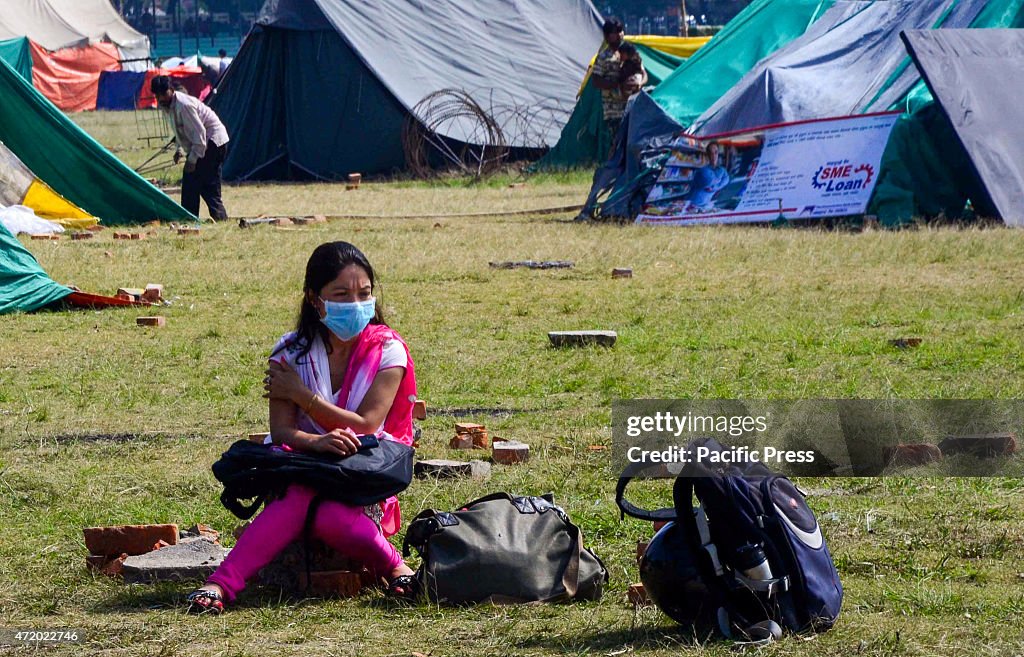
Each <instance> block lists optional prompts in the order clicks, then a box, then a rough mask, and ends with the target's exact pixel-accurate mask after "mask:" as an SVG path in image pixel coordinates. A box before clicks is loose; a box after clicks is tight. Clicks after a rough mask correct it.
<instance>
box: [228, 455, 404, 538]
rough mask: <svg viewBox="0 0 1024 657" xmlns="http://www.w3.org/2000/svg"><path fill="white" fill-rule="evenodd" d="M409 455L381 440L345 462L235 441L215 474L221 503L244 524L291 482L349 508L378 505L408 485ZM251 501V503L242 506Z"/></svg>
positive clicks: (324, 456) (348, 457)
mask: <svg viewBox="0 0 1024 657" xmlns="http://www.w3.org/2000/svg"><path fill="white" fill-rule="evenodd" d="M413 453H414V450H413V448H412V447H409V446H408V445H405V444H403V443H399V442H396V441H394V440H381V441H380V444H379V445H377V446H375V447H370V448H367V449H360V450H359V451H358V452H356V453H355V454H353V455H351V456H347V457H344V458H338V457H332V456H326V455H321V454H307V453H304V452H299V451H285V450H282V449H279V448H274V447H272V446H270V445H260V444H257V443H253V442H250V441H248V440H239V441H237V442H235V443H233V444H232V445H231V447H230V448H228V451H226V452H224V454H223V455H221V457H220V460H219V461H217V462H216V463H214V464H213V475H214V476H215V477H216V478H217V480H218V481H220V482H221V483H222V484H224V492H223V493H221V496H220V501H221V503H222V504H223V505H224V506H225V507H226V508H227V509H228V510H229V511H231V513H233V514H235V515H236V516H238V517H239V518H242V519H243V520H245V519H248V518H250V517H252V515H253V514H254V513H256V510H257V509H259V507H260V504H262V503H263V501H264V500H265V499H266V497H267V496H268V495H270V494H273V493H278V492H283V491H284V490H285V489H286V488H287V487H288V486H289V485H290V484H303V485H305V486H309V487H310V488H313V489H314V490H316V491H317V493H318V494H319V495H320V496H321V497H323V498H326V499H329V500H337V501H338V502H343V503H345V504H350V505H352V506H366V505H368V504H375V503H377V502H381V501H383V500H386V499H387V498H389V497H391V496H392V495H397V494H398V493H400V492H402V491H403V490H405V489H406V488H408V487H409V484H410V483H411V482H412V460H413ZM252 498H256V499H255V501H254V502H252V503H251V504H250V505H248V506H245V505H244V504H242V500H249V499H252Z"/></svg>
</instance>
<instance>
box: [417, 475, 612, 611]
mask: <svg viewBox="0 0 1024 657" xmlns="http://www.w3.org/2000/svg"><path fill="white" fill-rule="evenodd" d="M410 547H414V548H416V551H417V552H419V554H420V556H421V557H422V558H423V565H422V566H420V569H419V570H418V571H417V572H416V578H417V579H418V580H419V583H420V587H421V589H422V590H423V591H424V592H425V593H426V595H427V597H428V598H429V599H431V600H433V601H435V602H440V603H445V604H463V603H472V602H493V603H499V604H501V603H523V602H567V601H569V600H597V599H599V598H600V597H601V591H602V587H603V586H604V584H605V583H606V582H607V581H608V571H607V570H606V569H605V567H604V564H603V563H601V560H600V559H599V558H598V557H597V555H595V554H594V553H593V552H591V551H590V550H588V549H587V548H585V547H583V534H582V533H581V532H580V529H579V527H577V526H576V525H574V524H573V523H572V521H570V520H569V517H568V516H567V515H566V513H565V511H563V510H562V509H560V508H559V507H557V506H555V504H554V501H553V498H552V497H551V495H545V496H543V497H513V496H512V495H509V494H508V493H494V494H492V495H488V496H486V497H482V498H480V499H478V500H476V501H474V502H470V503H469V504H467V505H465V506H464V507H462V508H461V509H460V510H458V511H455V512H454V513H447V512H444V511H435V510H432V509H428V510H426V511H423V512H422V513H420V514H419V515H418V516H416V518H415V519H414V520H413V521H412V522H411V523H410V524H409V529H408V530H407V531H406V534H405V542H404V544H403V546H402V552H403V554H404V555H405V556H406V557H408V556H409V548H410Z"/></svg>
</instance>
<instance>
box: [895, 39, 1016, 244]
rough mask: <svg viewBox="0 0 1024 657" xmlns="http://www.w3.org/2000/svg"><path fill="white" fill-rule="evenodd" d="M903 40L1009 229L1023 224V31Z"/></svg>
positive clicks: (996, 209)
mask: <svg viewBox="0 0 1024 657" xmlns="http://www.w3.org/2000/svg"><path fill="white" fill-rule="evenodd" d="M901 36H902V37H903V40H904V42H905V43H906V46H907V50H908V52H910V54H911V55H912V56H913V58H914V64H915V65H916V66H917V68H918V69H919V70H920V71H921V75H922V76H923V77H924V80H925V82H926V83H927V84H928V88H929V89H930V90H931V92H932V95H933V96H934V97H935V100H936V102H937V103H938V104H939V106H940V107H941V108H942V111H943V113H944V114H945V115H946V117H947V118H948V119H949V121H950V123H951V124H952V126H953V130H954V131H955V132H956V135H957V137H958V138H959V140H960V143H961V144H962V145H963V147H964V148H965V149H966V151H967V154H968V156H969V157H970V160H971V164H973V166H974V168H975V170H976V171H977V172H978V174H979V176H980V178H981V182H982V184H983V185H984V187H985V190H986V191H987V192H988V197H989V199H988V200H990V201H991V203H992V204H993V205H994V209H995V211H996V212H998V214H999V216H1000V217H1001V218H1002V219H1003V221H1004V222H1006V223H1007V224H1008V225H1011V226H1024V110H1022V108H1021V93H1022V90H1024V30H1012V29H991V30H941V31H935V30H929V31H921V30H910V31H907V32H905V33H904V34H902V35H901ZM972 200H973V199H972Z"/></svg>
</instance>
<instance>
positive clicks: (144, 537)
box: [82, 525, 178, 556]
mask: <svg viewBox="0 0 1024 657" xmlns="http://www.w3.org/2000/svg"><path fill="white" fill-rule="evenodd" d="M82 534H83V535H84V536H85V547H86V548H88V549H89V554H96V555H107V556H112V555H119V554H121V553H126V554H128V555H129V556H133V555H138V554H145V553H147V552H150V551H151V550H152V549H153V545H155V544H156V543H159V542H160V541H166V542H167V543H168V544H169V545H174V544H175V543H177V542H178V526H177V525H116V526H113V527H86V528H85V529H83V530H82Z"/></svg>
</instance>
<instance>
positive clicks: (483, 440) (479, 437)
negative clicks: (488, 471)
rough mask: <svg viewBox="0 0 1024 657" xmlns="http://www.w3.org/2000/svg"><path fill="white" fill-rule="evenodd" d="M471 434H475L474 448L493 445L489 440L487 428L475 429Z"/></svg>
mask: <svg viewBox="0 0 1024 657" xmlns="http://www.w3.org/2000/svg"><path fill="white" fill-rule="evenodd" d="M470 435H472V436H473V449H487V448H488V447H490V446H491V444H490V442H489V441H488V440H487V429H480V430H479V431H474V432H473V433H472V434H470Z"/></svg>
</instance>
